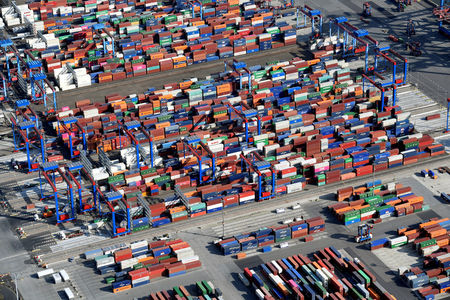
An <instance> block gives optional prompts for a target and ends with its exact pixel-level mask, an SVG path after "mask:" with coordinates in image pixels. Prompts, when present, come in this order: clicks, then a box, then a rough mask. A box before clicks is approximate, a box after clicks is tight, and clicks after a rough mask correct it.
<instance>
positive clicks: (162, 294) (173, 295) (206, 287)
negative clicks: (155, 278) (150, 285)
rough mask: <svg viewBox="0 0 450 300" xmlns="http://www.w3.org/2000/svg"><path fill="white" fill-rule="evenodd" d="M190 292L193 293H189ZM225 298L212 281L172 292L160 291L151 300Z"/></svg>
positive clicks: (177, 287)
mask: <svg viewBox="0 0 450 300" xmlns="http://www.w3.org/2000/svg"><path fill="white" fill-rule="evenodd" d="M189 290H190V291H191V292H189ZM224 296H225V294H224V293H222V291H221V290H220V289H219V288H217V287H215V286H214V284H213V283H212V282H211V281H206V280H202V281H197V282H196V283H195V285H191V286H182V285H180V286H175V287H173V289H172V290H168V291H165V290H164V291H159V292H156V293H151V294H150V296H149V299H150V300H172V299H177V300H182V299H199V300H216V299H223V297H224Z"/></svg>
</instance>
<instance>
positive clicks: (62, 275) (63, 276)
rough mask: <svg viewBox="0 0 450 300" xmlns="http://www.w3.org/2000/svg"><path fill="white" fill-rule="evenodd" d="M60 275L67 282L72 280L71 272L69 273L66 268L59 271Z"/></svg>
mask: <svg viewBox="0 0 450 300" xmlns="http://www.w3.org/2000/svg"><path fill="white" fill-rule="evenodd" d="M59 275H61V278H62V279H63V280H64V281H65V282H66V281H69V280H70V277H69V274H67V272H66V270H64V269H62V270H61V271H59Z"/></svg>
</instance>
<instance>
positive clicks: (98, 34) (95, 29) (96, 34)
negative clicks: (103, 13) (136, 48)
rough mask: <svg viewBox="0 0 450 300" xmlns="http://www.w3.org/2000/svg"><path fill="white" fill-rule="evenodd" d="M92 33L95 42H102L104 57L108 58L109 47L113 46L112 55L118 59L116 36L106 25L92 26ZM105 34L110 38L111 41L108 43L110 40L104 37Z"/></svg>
mask: <svg viewBox="0 0 450 300" xmlns="http://www.w3.org/2000/svg"><path fill="white" fill-rule="evenodd" d="M92 33H93V39H94V40H96V39H101V40H102V43H103V55H105V56H107V55H108V54H109V51H108V45H111V48H112V55H113V57H116V49H115V46H116V45H115V39H114V36H113V35H112V34H111V32H110V31H109V30H108V29H107V28H106V27H105V24H104V23H100V24H94V25H93V26H92ZM103 33H104V34H106V35H107V36H108V37H109V38H110V41H108V39H107V38H106V37H105V36H103Z"/></svg>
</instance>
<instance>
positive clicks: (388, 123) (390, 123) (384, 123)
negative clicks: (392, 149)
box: [381, 119, 397, 127]
mask: <svg viewBox="0 0 450 300" xmlns="http://www.w3.org/2000/svg"><path fill="white" fill-rule="evenodd" d="M395 122H397V120H396V119H387V120H384V121H382V122H381V126H383V127H387V126H393V125H395Z"/></svg>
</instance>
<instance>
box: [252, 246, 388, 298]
mask: <svg viewBox="0 0 450 300" xmlns="http://www.w3.org/2000/svg"><path fill="white" fill-rule="evenodd" d="M244 275H245V276H246V277H247V279H248V280H249V281H250V282H251V284H252V287H253V288H254V291H255V295H256V297H257V298H258V299H261V300H263V299H264V300H268V299H333V300H339V299H342V300H344V299H392V300H393V299H395V298H394V297H393V296H392V295H391V294H390V293H389V292H388V291H386V289H385V288H384V287H383V286H382V285H381V284H380V283H379V282H378V281H377V278H376V277H375V275H374V274H373V273H372V272H370V271H369V270H368V269H367V267H366V266H365V265H364V263H363V262H362V261H361V260H356V259H355V260H352V259H349V258H347V257H344V256H343V255H342V254H341V253H340V252H339V251H338V250H337V249H335V248H334V247H333V246H331V247H329V248H325V249H322V250H319V251H317V252H315V253H313V255H312V256H311V258H308V257H307V256H304V255H302V254H298V255H293V256H289V257H286V258H283V259H279V260H272V261H268V262H266V263H263V264H260V265H259V266H257V267H254V268H245V269H244Z"/></svg>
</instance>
